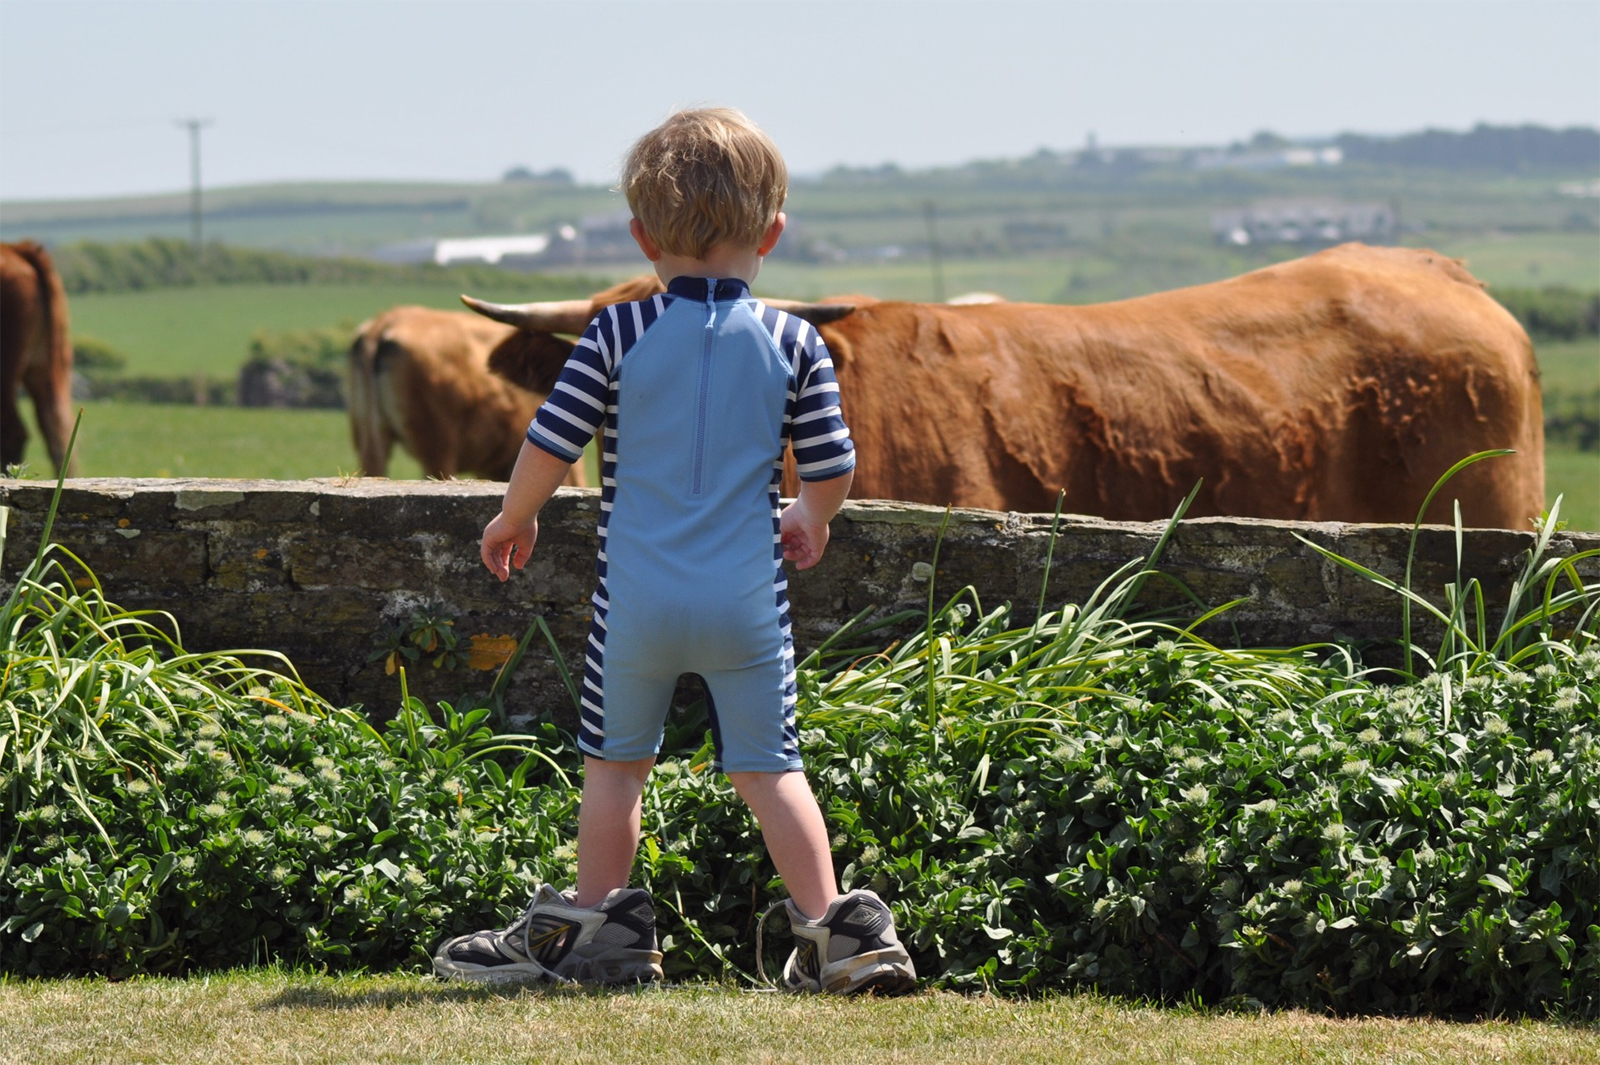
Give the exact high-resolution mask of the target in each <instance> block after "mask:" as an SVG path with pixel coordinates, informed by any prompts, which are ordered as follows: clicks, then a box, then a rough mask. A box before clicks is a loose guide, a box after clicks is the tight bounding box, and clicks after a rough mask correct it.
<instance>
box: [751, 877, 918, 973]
mask: <svg viewBox="0 0 1600 1065" xmlns="http://www.w3.org/2000/svg"><path fill="white" fill-rule="evenodd" d="M786 905H787V910H788V914H789V927H790V929H791V930H793V932H794V937H795V948H794V951H793V952H792V953H791V954H790V955H789V960H788V961H787V962H786V963H785V964H784V966H783V985H782V986H783V987H784V988H785V989H787V990H789V991H810V992H822V991H826V992H827V993H829V994H833V995H850V994H854V993H856V992H858V991H873V992H876V993H878V994H881V995H899V994H903V993H905V992H907V991H910V990H911V989H912V988H913V987H915V986H916V984H917V970H916V966H914V965H912V964H911V955H910V954H908V953H907V952H906V948H905V947H903V946H901V945H900V939H899V937H898V936H896V935H895V931H894V917H893V915H892V914H890V913H889V907H888V906H886V905H884V902H883V900H882V899H880V898H879V897H878V896H877V895H876V894H874V893H873V892H871V891H867V890H865V889H858V890H856V891H852V892H850V894H848V895H841V896H840V897H839V898H837V899H834V900H833V903H832V905H830V906H829V907H828V912H827V913H825V914H823V915H822V917H821V918H820V919H818V920H815V921H807V920H806V919H805V918H804V917H803V916H801V914H800V911H799V910H797V909H795V905H794V902H793V901H787V902H786Z"/></svg>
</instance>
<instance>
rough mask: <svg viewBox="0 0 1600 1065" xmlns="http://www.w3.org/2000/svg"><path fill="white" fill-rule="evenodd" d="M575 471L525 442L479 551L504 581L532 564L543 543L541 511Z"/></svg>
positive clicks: (485, 531)
mask: <svg viewBox="0 0 1600 1065" xmlns="http://www.w3.org/2000/svg"><path fill="white" fill-rule="evenodd" d="M571 469H572V464H571V463H569V462H567V461H565V460H564V459H560V458H557V457H556V456H555V455H552V454H551V453H550V452H548V451H546V450H544V449H543V448H541V447H535V446H534V445H533V444H530V443H528V442H527V441H523V443H522V451H521V452H519V453H518V455H517V464H516V466H515V467H514V468H513V469H512V471H511V483H510V484H508V485H506V496H505V499H504V500H503V501H502V502H501V504H500V513H498V514H496V515H495V516H494V518H493V519H492V520H490V522H489V524H488V525H487V526H485V527H484V530H483V542H482V544H481V545H480V546H479V549H478V555H479V557H480V558H482V559H483V564H484V565H485V566H487V567H489V572H490V573H493V574H494V575H495V576H496V577H499V578H500V579H501V580H502V581H504V580H506V579H507V578H509V577H510V576H511V567H512V566H516V568H517V569H521V568H522V567H523V566H526V565H527V564H528V556H529V555H531V554H533V546H534V544H535V543H537V542H538V539H539V511H540V510H541V509H543V508H544V505H545V504H546V503H548V502H549V501H550V497H551V496H553V495H555V491H556V489H557V488H558V487H560V485H561V483H562V482H563V481H564V480H566V477H567V472H568V471H569V470H571Z"/></svg>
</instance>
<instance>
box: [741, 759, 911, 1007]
mask: <svg viewBox="0 0 1600 1065" xmlns="http://www.w3.org/2000/svg"><path fill="white" fill-rule="evenodd" d="M728 779H729V780H730V781H732V782H733V786H734V788H735V790H737V791H738V792H739V795H740V796H741V797H742V798H743V799H744V800H745V802H746V803H747V804H749V806H750V810H751V812H752V813H754V814H755V816H756V820H757V821H758V822H760V824H761V835H762V838H763V839H765V840H766V843H767V852H768V853H769V854H771V855H772V864H773V865H776V866H777V867H778V875H780V876H782V877H783V882H784V886H785V887H787V888H788V889H789V894H790V898H789V900H788V903H787V909H788V913H789V927H790V928H791V929H792V930H793V932H794V936H795V940H796V946H795V949H794V951H793V952H792V953H791V954H790V955H789V960H788V962H787V963H786V964H785V965H784V967H783V985H784V986H785V987H786V988H788V989H789V990H791V991H827V992H830V993H833V994H854V993H856V992H859V991H878V992H881V993H884V994H891V995H892V994H899V993H901V992H905V991H909V990H911V989H912V988H913V987H915V986H916V982H917V970H916V966H915V965H913V964H912V961H911V955H910V953H908V952H907V951H906V949H905V947H904V946H903V945H902V944H901V942H900V937H899V936H898V935H897V934H896V932H895V927H894V916H893V915H892V914H891V913H890V912H889V907H888V906H886V905H884V902H883V900H882V899H880V898H878V896H877V895H876V894H874V893H873V892H871V891H865V890H860V889H858V890H855V891H852V892H850V893H849V894H847V895H840V894H839V891H838V881H837V880H836V879H835V878H834V875H833V858H832V855H831V854H830V853H829V850H828V829H827V823H826V822H825V821H824V820H823V818H822V809H821V808H820V807H819V806H818V805H817V800H816V796H815V795H813V794H812V792H811V785H810V784H808V783H807V782H806V778H805V774H803V773H800V772H798V771H789V772H783V773H729V774H728Z"/></svg>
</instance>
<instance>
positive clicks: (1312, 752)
mask: <svg viewBox="0 0 1600 1065" xmlns="http://www.w3.org/2000/svg"><path fill="white" fill-rule="evenodd" d="M1300 757H1301V758H1305V759H1312V758H1320V757H1322V746H1321V744H1316V743H1308V744H1306V745H1305V746H1304V747H1302V748H1300Z"/></svg>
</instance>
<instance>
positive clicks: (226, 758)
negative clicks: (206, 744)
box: [210, 750, 233, 765]
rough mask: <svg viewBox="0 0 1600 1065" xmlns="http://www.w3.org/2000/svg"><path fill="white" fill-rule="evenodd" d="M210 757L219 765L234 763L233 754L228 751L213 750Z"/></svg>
mask: <svg viewBox="0 0 1600 1065" xmlns="http://www.w3.org/2000/svg"><path fill="white" fill-rule="evenodd" d="M210 758H211V760H212V761H213V762H216V763H217V764H218V765H232V764H233V755H231V754H229V753H228V752H227V751H222V750H216V751H212V752H210Z"/></svg>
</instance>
